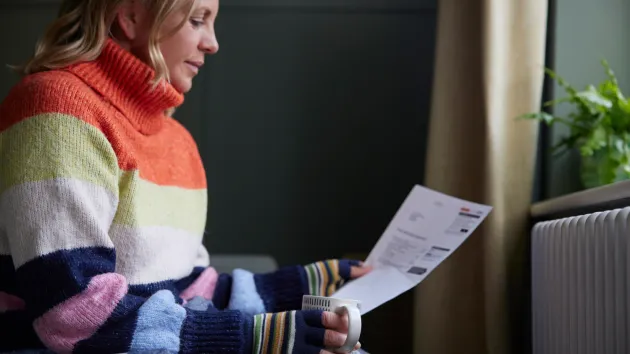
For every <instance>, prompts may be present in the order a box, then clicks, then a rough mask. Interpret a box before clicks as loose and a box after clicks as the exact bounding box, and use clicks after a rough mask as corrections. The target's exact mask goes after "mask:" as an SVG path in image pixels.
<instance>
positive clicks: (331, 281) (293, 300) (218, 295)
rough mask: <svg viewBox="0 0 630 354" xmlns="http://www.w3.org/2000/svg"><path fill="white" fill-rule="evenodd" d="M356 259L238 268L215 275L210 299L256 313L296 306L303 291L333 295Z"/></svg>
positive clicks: (311, 293)
mask: <svg viewBox="0 0 630 354" xmlns="http://www.w3.org/2000/svg"><path fill="white" fill-rule="evenodd" d="M358 264H359V262H358V261H350V260H336V259H335V260H326V261H321V262H316V263H311V264H308V265H306V266H289V267H283V268H280V269H278V270H277V271H275V272H271V273H267V274H253V273H251V272H248V271H246V270H242V269H237V270H235V271H234V272H233V273H232V274H231V275H230V274H220V275H218V277H217V281H216V287H215V289H214V296H213V298H212V301H213V303H214V305H215V306H216V307H217V308H219V309H229V310H240V311H242V312H244V313H246V314H251V315H256V314H261V313H266V312H282V311H291V310H298V309H300V308H301V307H302V296H303V295H322V296H330V295H332V294H333V293H334V292H335V291H336V290H337V288H338V287H340V286H341V285H343V283H344V282H345V281H347V280H349V279H350V269H351V267H352V266H354V265H358Z"/></svg>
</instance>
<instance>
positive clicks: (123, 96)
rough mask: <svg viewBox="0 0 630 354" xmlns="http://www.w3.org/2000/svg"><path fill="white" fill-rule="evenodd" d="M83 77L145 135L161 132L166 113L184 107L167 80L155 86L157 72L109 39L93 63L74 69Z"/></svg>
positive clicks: (81, 64)
mask: <svg viewBox="0 0 630 354" xmlns="http://www.w3.org/2000/svg"><path fill="white" fill-rule="evenodd" d="M68 70H69V71H71V72H73V73H74V74H75V75H77V76H79V77H81V78H82V79H83V80H84V81H85V82H86V83H87V84H88V85H90V86H91V87H92V88H93V89H94V90H95V91H97V92H99V93H100V94H101V95H102V96H103V97H104V98H105V99H106V100H108V101H110V102H111V103H112V104H113V105H114V106H115V107H116V108H117V109H118V110H119V111H120V112H122V113H123V115H124V116H125V117H126V118H127V119H129V121H130V122H131V123H132V124H133V126H134V127H135V128H136V129H137V130H138V131H139V132H141V133H142V134H146V135H151V134H155V133H157V132H159V131H160V129H161V128H162V125H163V124H164V119H166V115H165V113H166V112H167V111H172V110H173V109H174V108H176V107H177V106H179V105H181V104H182V103H183V101H184V97H183V95H182V94H181V93H179V92H177V90H175V88H174V87H173V86H172V85H170V84H169V83H167V82H166V81H164V80H161V81H160V82H158V83H157V84H154V83H153V81H154V79H155V70H153V69H152V68H151V67H150V66H148V65H147V64H145V63H144V62H142V61H141V60H140V59H138V58H137V57H136V56H134V55H133V54H131V52H130V51H129V50H128V49H127V48H125V44H124V43H121V44H118V43H116V42H114V40H112V39H108V40H107V42H106V44H105V46H104V48H103V51H102V52H101V55H100V56H99V57H98V58H97V59H96V60H94V61H90V62H84V63H79V64H76V65H73V66H71V67H70V68H69V69H68Z"/></svg>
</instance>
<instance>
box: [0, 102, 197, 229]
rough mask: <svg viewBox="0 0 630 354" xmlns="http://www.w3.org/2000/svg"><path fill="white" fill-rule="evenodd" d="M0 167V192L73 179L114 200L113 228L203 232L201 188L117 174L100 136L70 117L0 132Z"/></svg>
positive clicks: (40, 118) (52, 116)
mask: <svg viewBox="0 0 630 354" xmlns="http://www.w3.org/2000/svg"><path fill="white" fill-rule="evenodd" d="M0 166H1V168H0V194H1V193H3V192H4V191H6V190H7V189H8V188H10V187H12V186H15V185H19V184H24V183H28V182H38V181H45V180H53V179H57V178H73V179H77V180H81V181H86V182H89V183H93V184H95V185H98V186H101V187H104V188H105V189H107V190H109V191H111V192H112V193H114V195H116V196H118V197H119V205H118V211H117V213H116V216H115V218H114V223H115V224H120V225H124V226H133V227H142V226H167V227H172V228H177V229H182V230H185V231H188V232H191V233H195V234H200V233H203V230H204V229H205V220H206V212H207V191H206V189H197V190H191V189H185V188H180V187H172V186H159V185H157V184H155V183H151V182H147V181H145V180H142V179H141V178H140V177H139V173H138V171H121V170H120V168H119V167H118V159H117V158H116V153H115V152H114V149H113V148H112V146H111V144H110V143H109V141H108V140H107V138H106V137H105V135H104V134H103V133H102V132H101V131H100V130H98V129H97V128H96V127H94V126H92V125H90V124H88V123H86V122H84V121H81V120H79V119H78V118H75V117H73V116H69V115H64V114H59V113H46V114H41V115H37V116H34V117H31V118H28V119H26V120H23V121H21V122H19V123H17V124H15V125H14V126H12V127H10V128H9V129H7V130H5V131H4V132H2V133H0ZM134 207H135V208H134Z"/></svg>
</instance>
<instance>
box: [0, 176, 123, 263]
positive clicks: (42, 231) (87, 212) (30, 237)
mask: <svg viewBox="0 0 630 354" xmlns="http://www.w3.org/2000/svg"><path fill="white" fill-rule="evenodd" d="M117 203H118V199H117V197H116V196H115V195H114V194H113V193H111V192H110V191H108V190H107V189H105V188H103V187H100V186H97V185H95V184H92V183H89V182H85V181H81V180H78V179H71V178H56V179H51V180H45V181H37V182H28V183H24V184H20V185H17V186H14V187H11V188H9V189H7V190H6V191H5V192H4V193H3V194H2V195H0V229H3V230H4V231H5V232H6V234H7V236H8V239H9V246H10V250H11V255H12V256H13V262H14V263H15V266H16V268H17V267H20V266H21V265H23V264H24V263H26V262H28V261H30V260H32V259H34V258H37V257H40V256H43V255H46V254H49V253H52V252H55V251H58V250H69V249H75V248H82V247H110V248H111V247H113V244H112V242H111V240H110V239H109V236H108V234H107V230H108V229H109V225H110V224H111V222H112V220H113V219H114V214H115V212H116V207H117Z"/></svg>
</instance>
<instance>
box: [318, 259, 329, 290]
mask: <svg viewBox="0 0 630 354" xmlns="http://www.w3.org/2000/svg"><path fill="white" fill-rule="evenodd" d="M317 268H318V269H319V272H320V273H321V275H322V282H321V284H320V285H319V286H320V288H319V293H320V294H322V295H323V296H326V287H327V286H328V270H326V265H325V264H324V263H322V262H319V263H317Z"/></svg>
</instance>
